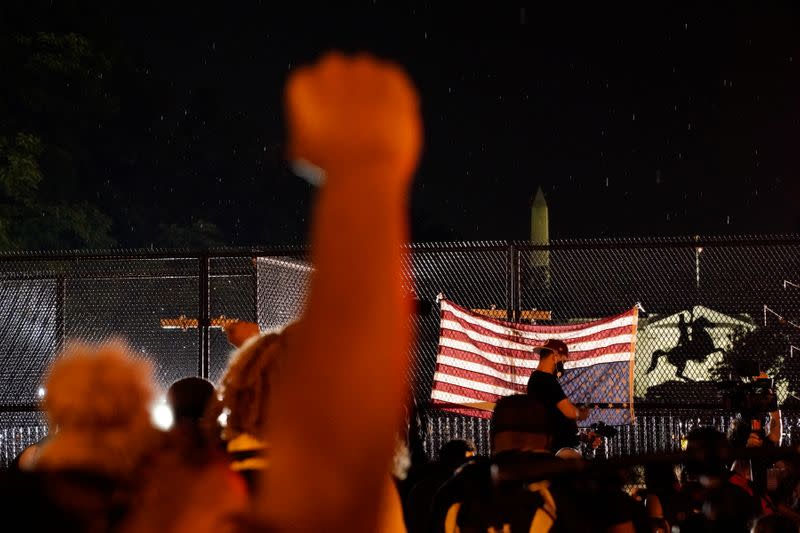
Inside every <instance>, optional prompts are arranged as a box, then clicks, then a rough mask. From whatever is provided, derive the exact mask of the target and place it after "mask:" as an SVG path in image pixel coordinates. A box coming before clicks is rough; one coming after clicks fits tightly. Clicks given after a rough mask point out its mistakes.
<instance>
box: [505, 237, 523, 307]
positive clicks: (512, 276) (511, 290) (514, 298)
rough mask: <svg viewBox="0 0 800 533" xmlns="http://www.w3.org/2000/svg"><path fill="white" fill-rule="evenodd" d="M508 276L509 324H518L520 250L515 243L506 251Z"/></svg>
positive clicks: (507, 304) (511, 243) (509, 245)
mask: <svg viewBox="0 0 800 533" xmlns="http://www.w3.org/2000/svg"><path fill="white" fill-rule="evenodd" d="M506 254H507V257H506V275H508V283H507V285H506V289H507V294H506V308H507V313H506V317H507V318H508V320H509V322H516V321H517V319H518V317H519V306H520V304H519V302H520V283H519V250H518V249H517V245H516V244H514V243H513V242H510V243H508V250H507V251H506Z"/></svg>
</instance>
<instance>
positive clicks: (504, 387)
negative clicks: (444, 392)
mask: <svg viewBox="0 0 800 533" xmlns="http://www.w3.org/2000/svg"><path fill="white" fill-rule="evenodd" d="M473 378H477V379H473ZM433 379H435V380H436V381H439V382H441V383H449V384H451V385H458V386H459V387H464V388H467V389H474V390H477V391H481V392H489V393H491V394H497V395H499V396H508V395H509V394H518V393H520V392H524V391H525V387H523V386H522V385H518V386H517V387H514V386H513V385H511V384H509V383H503V382H502V381H501V380H492V381H489V380H487V379H485V376H482V375H481V374H478V375H477V376H476V375H469V374H467V373H461V374H459V375H458V376H456V375H454V374H450V373H448V372H447V369H446V368H442V369H441V370H440V371H439V372H436V373H435V374H434V375H433Z"/></svg>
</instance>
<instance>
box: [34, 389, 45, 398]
mask: <svg viewBox="0 0 800 533" xmlns="http://www.w3.org/2000/svg"><path fill="white" fill-rule="evenodd" d="M44 393H45V390H44V387H39V390H37V391H36V395H37V396H38V397H39V398H44Z"/></svg>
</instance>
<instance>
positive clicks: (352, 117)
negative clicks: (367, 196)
mask: <svg viewBox="0 0 800 533" xmlns="http://www.w3.org/2000/svg"><path fill="white" fill-rule="evenodd" d="M285 98H286V111H287V117H288V125H289V151H290V154H289V155H290V157H291V158H292V159H295V160H296V159H304V160H307V161H309V162H311V163H313V164H315V165H317V166H319V167H322V168H323V169H324V170H325V171H326V173H327V174H328V176H330V173H335V174H337V176H336V179H347V178H348V177H349V175H351V174H353V172H352V169H353V168H368V169H373V170H374V171H375V174H376V175H379V176H381V177H382V179H386V180H391V181H395V182H397V183H399V184H401V185H408V183H409V181H410V179H411V174H412V172H413V170H414V168H415V167H416V164H417V160H418V158H419V152H420V148H421V144H422V125H421V119H420V113H419V102H418V100H417V94H416V91H415V89H414V87H413V85H412V83H411V81H410V80H409V79H408V77H407V76H406V75H405V73H404V72H403V71H402V70H401V69H400V68H399V67H397V66H395V65H392V64H390V63H387V62H383V61H378V60H376V59H373V58H371V57H369V56H367V55H359V56H356V57H355V58H349V57H345V56H344V55H341V54H337V53H334V54H328V55H326V56H325V57H323V58H322V59H321V60H320V61H319V62H318V63H317V64H316V65H313V66H310V67H302V68H299V69H297V71H295V72H294V73H293V74H292V75H291V76H290V78H289V81H288V83H287V88H286V96H285Z"/></svg>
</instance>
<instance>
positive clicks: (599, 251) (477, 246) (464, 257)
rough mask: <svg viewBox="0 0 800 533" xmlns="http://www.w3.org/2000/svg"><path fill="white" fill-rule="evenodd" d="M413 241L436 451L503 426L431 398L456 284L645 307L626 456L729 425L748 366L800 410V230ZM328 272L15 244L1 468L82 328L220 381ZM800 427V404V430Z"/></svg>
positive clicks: (422, 439) (419, 398)
mask: <svg viewBox="0 0 800 533" xmlns="http://www.w3.org/2000/svg"><path fill="white" fill-rule="evenodd" d="M408 252H409V253H408V254H407V255H406V256H405V261H406V263H405V272H406V278H405V286H406V289H407V290H408V291H409V293H413V294H414V295H415V296H416V298H417V299H418V300H419V301H420V306H419V308H418V313H416V314H415V315H414V316H412V317H411V320H412V322H413V325H414V329H415V330H416V333H417V341H416V344H415V345H414V347H413V352H412V363H411V366H410V374H409V376H408V378H409V381H410V384H411V390H412V398H413V400H414V405H415V407H416V409H415V411H414V412H413V416H412V417H411V422H412V432H411V433H412V436H413V437H414V438H415V441H416V442H417V443H418V444H419V445H420V446H421V447H422V448H423V449H424V450H425V452H426V453H427V454H428V455H429V456H435V455H436V453H437V451H438V448H439V447H440V446H441V444H443V443H444V442H446V441H447V440H450V439H453V438H466V439H468V440H471V441H473V442H474V443H475V444H476V446H477V447H478V449H479V450H480V451H481V452H483V453H486V452H488V450H489V442H488V422H487V421H486V420H483V419H473V418H469V417H463V416H458V415H453V414H449V413H444V412H441V411H437V410H434V409H430V408H429V398H430V393H431V385H432V379H433V374H434V367H435V364H436V354H437V344H438V337H439V315H438V312H437V309H436V304H435V302H436V298H437V295H439V294H443V295H445V296H446V297H447V298H448V299H450V300H452V301H454V302H456V303H458V304H459V305H461V306H463V307H467V308H470V309H492V308H495V309H497V310H500V311H504V312H505V315H506V317H507V318H511V319H517V317H526V316H534V317H538V318H537V319H538V320H539V322H540V323H543V324H547V323H554V324H563V323H569V322H582V321H587V320H593V319H598V318H602V317H606V316H610V315H614V314H617V313H620V312H622V311H625V310H626V309H630V308H631V307H633V306H634V305H639V306H640V309H641V311H640V315H639V327H638V334H637V344H636V364H635V380H634V389H635V390H634V392H635V398H636V403H637V423H636V424H634V425H631V426H625V427H621V428H619V434H618V436H617V437H616V438H614V439H611V440H610V441H609V442H608V445H607V451H608V453H611V454H627V453H634V452H636V453H638V452H652V451H660V450H672V449H676V448H677V447H678V446H679V444H680V438H681V437H682V436H684V435H685V434H686V432H687V431H688V430H689V429H691V427H693V426H695V425H698V424H713V425H715V426H718V427H722V426H724V425H725V424H726V423H727V419H726V417H728V416H730V414H731V413H730V412H723V411H722V410H721V409H720V405H721V403H720V402H721V390H722V388H721V386H720V385H721V383H722V382H723V381H725V380H726V379H728V376H729V375H730V374H731V373H732V372H735V371H737V370H739V369H741V368H744V367H746V366H747V364H748V363H753V362H757V363H759V364H760V368H761V370H764V371H766V372H767V373H769V374H770V375H771V376H773V377H774V378H775V381H776V388H777V390H778V394H779V399H780V402H781V404H782V406H783V408H784V409H785V410H787V411H788V412H791V411H793V410H795V409H796V408H797V397H798V396H800V327H798V324H800V286H799V285H800V238H796V237H787V238H736V239H732V238H729V239H671V240H668V239H664V240H648V241H634V240H629V241H571V242H556V243H551V244H550V245H547V246H538V245H533V244H531V243H508V242H481V243H448V244H437V245H413V246H410V247H409V249H408ZM312 271H313V269H312V267H311V265H310V264H309V262H308V259H307V254H306V253H305V251H304V250H294V249H283V250H275V251H271V250H235V251H230V250H229V251H224V252H215V253H208V254H192V253H184V252H181V253H178V252H164V251H148V252H111V253H106V254H101V253H76V254H68V255H56V254H49V255H38V254H30V255H5V256H2V255H0V304H1V305H0V361H1V363H0V464H7V463H9V462H10V461H11V460H12V459H13V458H14V457H15V456H16V454H17V453H19V451H21V450H22V449H23V448H24V447H25V446H27V445H29V444H31V443H32V442H35V441H36V440H38V439H40V438H41V437H42V436H43V435H44V434H45V433H46V429H47V428H46V423H45V421H44V420H43V417H42V414H41V413H40V412H39V411H38V410H37V402H38V400H39V398H40V396H41V395H42V394H43V393H44V391H43V390H42V389H41V386H42V382H43V377H44V372H45V371H46V369H47V367H48V366H49V364H50V363H51V362H52V360H53V357H54V356H55V354H56V353H57V351H58V350H59V348H60V347H61V346H62V345H63V344H64V343H65V342H67V341H68V340H69V339H73V338H81V339H88V340H99V339H102V338H107V337H109V336H114V335H116V336H122V337H124V338H126V339H127V340H128V341H129V342H130V343H131V344H132V346H133V347H134V348H136V349H138V350H140V351H141V352H143V353H145V354H147V355H148V356H149V357H150V358H152V359H153V361H154V363H155V366H156V371H157V379H158V381H159V384H160V385H161V386H163V387H166V386H168V385H169V384H170V383H171V382H173V381H175V380H176V379H178V378H181V377H184V376H188V375H201V376H206V377H208V378H209V379H211V380H214V381H216V380H218V379H219V377H220V375H221V373H222V371H223V370H224V368H225V365H226V362H227V358H228V356H229V353H230V347H229V345H228V344H227V341H226V339H225V335H224V333H223V331H222V329H221V327H220V325H221V324H223V323H224V321H225V320H226V319H231V318H234V319H242V320H255V321H258V323H259V324H260V325H261V327H262V328H275V327H280V326H283V325H285V324H286V323H287V322H289V321H291V320H292V319H293V318H295V317H296V316H298V314H299V313H301V312H302V308H303V303H304V299H305V294H306V289H307V286H308V282H309V280H310V276H311V274H312ZM526 311H527V312H528V313H526ZM531 311H535V312H534V313H531ZM547 316H549V317H550V318H549V320H544V321H543V320H542V317H547ZM751 366H752V365H751ZM797 426H798V421H797V420H796V419H795V418H794V417H793V416H792V415H789V416H788V417H787V423H786V428H787V430H786V432H787V437H789V438H793V439H794V433H796V430H797Z"/></svg>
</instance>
